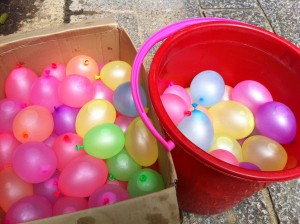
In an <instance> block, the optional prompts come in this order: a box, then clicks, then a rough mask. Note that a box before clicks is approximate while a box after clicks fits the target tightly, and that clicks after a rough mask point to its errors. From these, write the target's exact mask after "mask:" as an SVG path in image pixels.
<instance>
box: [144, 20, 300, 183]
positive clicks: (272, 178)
mask: <svg viewBox="0 0 300 224" xmlns="http://www.w3.org/2000/svg"><path fill="white" fill-rule="evenodd" d="M213 27H234V28H237V29H247V30H250V31H251V32H256V33H258V34H259V35H264V36H265V37H266V38H271V39H273V40H274V41H276V42H278V43H280V44H282V45H283V46H285V47H287V48H288V49H289V50H290V51H293V52H294V53H296V54H297V55H299V59H300V49H299V48H298V47H297V46H296V45H294V44H292V43H291V42H289V41H288V40H286V39H284V38H283V37H281V36H279V35H277V34H275V33H272V32H270V31H268V30H265V29H263V28H260V27H258V26H254V25H251V24H247V23H239V22H235V21H209V22H206V23H198V24H193V25H190V26H188V27H185V28H183V29H182V30H180V31H178V32H176V33H174V34H173V35H172V36H170V37H168V38H167V39H166V40H165V41H164V42H163V43H162V45H161V46H160V47H159V48H158V50H157V52H156V53H155V55H154V57H153V60H152V62H151V65H150V70H149V76H148V83H149V86H148V88H149V95H150V99H151V102H152V104H153V107H154V110H155V112H156V114H157V116H158V118H159V121H160V123H161V124H162V127H163V129H164V131H165V132H166V135H167V136H168V137H169V138H170V139H171V140H173V141H174V143H175V144H176V145H178V146H180V148H181V149H182V150H184V151H185V152H186V153H188V154H189V155H191V156H193V157H194V158H195V159H196V160H198V161H199V162H201V163H202V164H204V165H206V166H210V167H211V168H213V169H215V170H217V171H219V172H222V173H225V174H227V175H233V176H236V177H239V178H243V179H248V180H252V181H260V182H269V183H272V182H279V181H287V180H292V179H295V178H298V177H300V166H298V167H294V168H290V169H286V170H281V171H254V170H248V169H244V168H241V167H237V166H234V165H231V164H229V163H226V162H224V161H222V160H219V159H217V158H215V157H213V156H212V155H210V154H209V153H207V152H206V151H204V150H201V149H200V150H199V147H198V146H196V145H195V144H193V143H192V142H191V141H190V140H188V139H187V138H186V137H185V136H184V135H183V134H182V133H181V132H180V131H179V129H178V128H177V127H176V125H175V124H173V122H172V121H171V119H170V118H169V116H168V115H167V112H166V111H165V109H164V106H163V104H162V102H161V100H160V95H159V91H158V88H157V85H156V83H157V82H158V78H157V76H156V75H155V74H158V71H159V65H160V62H161V59H162V57H163V55H164V53H165V50H166V49H167V48H168V47H169V46H170V44H171V43H172V42H174V40H175V39H178V38H180V37H182V36H183V35H185V34H186V33H190V32H193V31H195V30H197V29H199V28H201V29H212V28H213ZM159 111H161V112H159Z"/></svg>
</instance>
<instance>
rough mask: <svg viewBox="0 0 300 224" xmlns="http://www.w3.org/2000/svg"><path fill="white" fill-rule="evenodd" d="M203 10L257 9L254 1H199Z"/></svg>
mask: <svg viewBox="0 0 300 224" xmlns="http://www.w3.org/2000/svg"><path fill="white" fill-rule="evenodd" d="M200 6H201V7H202V8H203V9H220V8H221V9H229V8H231V9H237V8H239V9H240V8H254V7H257V1H256V0H200Z"/></svg>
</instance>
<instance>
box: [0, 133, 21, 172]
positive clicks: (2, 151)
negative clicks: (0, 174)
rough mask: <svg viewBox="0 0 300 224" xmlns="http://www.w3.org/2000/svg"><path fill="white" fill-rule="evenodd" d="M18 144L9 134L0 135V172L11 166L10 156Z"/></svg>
mask: <svg viewBox="0 0 300 224" xmlns="http://www.w3.org/2000/svg"><path fill="white" fill-rule="evenodd" d="M18 145H20V142H18V141H17V139H16V138H15V137H14V136H13V135H12V134H11V133H0V170H2V169H3V168H5V167H6V166H7V165H11V161H12V155H13V153H14V151H15V150H16V148H17V146H18Z"/></svg>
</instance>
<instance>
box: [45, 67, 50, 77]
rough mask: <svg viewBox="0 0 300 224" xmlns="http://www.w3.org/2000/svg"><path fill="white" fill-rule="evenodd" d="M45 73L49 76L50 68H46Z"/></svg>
mask: <svg viewBox="0 0 300 224" xmlns="http://www.w3.org/2000/svg"><path fill="white" fill-rule="evenodd" d="M45 75H46V76H47V77H48V76H49V75H50V70H49V69H46V70H45Z"/></svg>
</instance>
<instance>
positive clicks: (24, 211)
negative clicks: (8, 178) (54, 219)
mask: <svg viewBox="0 0 300 224" xmlns="http://www.w3.org/2000/svg"><path fill="white" fill-rule="evenodd" d="M50 216H52V206H51V204H50V202H49V201H48V200H47V199H46V198H45V197H43V196H40V195H32V196H28V197H25V198H22V199H21V200H19V201H17V202H16V203H15V204H14V205H13V206H11V208H10V209H9V210H8V212H7V214H6V217H5V221H4V223H9V224H15V223H20V222H29V221H33V220H37V219H42V218H48V217H50Z"/></svg>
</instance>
